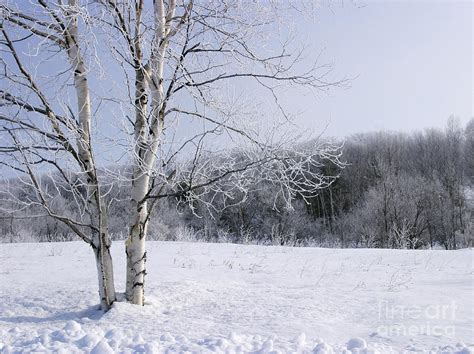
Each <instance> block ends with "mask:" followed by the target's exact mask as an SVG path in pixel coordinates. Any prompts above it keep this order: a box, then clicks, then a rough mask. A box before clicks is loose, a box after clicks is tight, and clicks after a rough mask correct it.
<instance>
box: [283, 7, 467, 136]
mask: <svg viewBox="0 0 474 354" xmlns="http://www.w3.org/2000/svg"><path fill="white" fill-rule="evenodd" d="M298 23H299V25H298V27H297V30H298V33H299V37H300V39H302V40H304V41H305V42H306V43H307V45H308V46H309V48H308V51H307V55H309V57H311V55H315V53H318V52H319V50H321V49H323V50H324V52H323V59H322V60H323V61H324V60H326V61H327V62H334V64H335V72H334V76H335V77H336V78H337V77H339V78H341V77H349V78H353V80H351V87H350V88H349V89H334V90H331V92H330V93H329V94H323V95H319V97H318V98H317V99H314V98H313V97H307V96H302V95H297V94H293V95H291V94H290V95H289V96H290V97H286V100H287V102H291V103H290V104H288V109H290V110H292V111H295V110H298V111H300V115H299V117H298V124H299V125H301V126H303V127H307V128H315V129H316V130H320V129H321V127H325V126H326V125H327V130H326V133H327V134H329V135H332V136H348V135H351V134H354V133H358V132H366V131H374V130H391V131H413V130H422V129H424V128H427V127H438V128H443V127H444V126H445V125H446V121H447V119H448V117H449V116H451V115H454V116H457V117H458V118H459V120H460V122H461V123H462V124H465V123H466V122H467V121H468V120H469V119H470V118H471V117H473V86H472V83H473V78H474V75H473V69H472V64H473V2H471V1H462V2H461V1H455V0H453V1H436V0H433V1H357V2H356V3H355V4H354V3H353V2H352V1H345V2H344V3H343V4H342V5H341V3H339V2H338V3H335V4H332V5H331V6H327V4H326V5H323V6H321V8H319V9H317V10H316V12H315V16H314V18H305V19H303V20H299V21H298Z"/></svg>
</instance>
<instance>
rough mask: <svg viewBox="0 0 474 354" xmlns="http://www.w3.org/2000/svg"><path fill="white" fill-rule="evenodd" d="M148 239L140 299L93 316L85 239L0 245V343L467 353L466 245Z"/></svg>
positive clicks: (3, 346) (473, 294) (473, 295)
mask: <svg viewBox="0 0 474 354" xmlns="http://www.w3.org/2000/svg"><path fill="white" fill-rule="evenodd" d="M148 249H149V250H148V276H147V293H146V295H147V305H146V306H144V307H137V306H132V305H128V304H126V303H117V304H115V305H114V307H113V308H112V310H111V311H109V312H108V313H106V314H102V313H101V312H100V311H99V310H98V307H97V303H98V296H97V293H96V288H97V285H96V270H95V268H94V267H95V265H94V261H93V255H92V252H91V250H90V249H88V247H87V246H86V245H85V244H82V243H80V242H71V243H53V244H46V243H43V244H33V243H31V244H0V257H1V270H0V282H1V286H0V288H1V298H0V352H1V353H10V352H63V353H76V352H81V353H82V352H94V353H108V352H117V353H118V352H120V353H124V352H156V353H162V352H173V353H175V352H186V351H187V352H208V351H214V352H229V353H233V352H261V353H269V352H272V351H273V352H283V353H287V352H298V353H302V352H314V353H332V352H336V353H339V352H353V353H357V352H359V353H366V352H367V353H371V352H379V353H388V352H403V351H415V352H417V351H420V352H423V351H430V350H432V351H434V352H443V353H444V352H446V353H455V352H460V353H469V352H473V351H474V331H473V318H474V306H473V305H474V304H473V302H474V280H473V277H474V271H473V256H474V252H473V251H472V250H459V251H400V250H365V249H355V250H346V249H344V250H340V249H321V248H286V247H264V246H241V245H231V244H206V243H170V242H168V243H164V242H149V243H148ZM113 255H114V260H115V266H116V268H115V276H116V281H117V290H118V291H121V290H122V289H123V288H124V284H123V281H124V271H125V265H124V261H125V257H124V255H123V244H122V243H120V242H118V243H115V244H114V246H113ZM348 350H351V351H348Z"/></svg>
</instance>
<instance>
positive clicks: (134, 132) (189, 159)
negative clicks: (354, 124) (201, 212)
mask: <svg viewBox="0 0 474 354" xmlns="http://www.w3.org/2000/svg"><path fill="white" fill-rule="evenodd" d="M282 6H283V5H281V4H274V3H270V4H260V3H258V2H255V3H248V2H241V1H232V0H229V1H218V2H216V1H193V0H181V1H180V0H168V1H164V0H155V1H154V2H153V5H149V4H146V3H145V2H144V1H143V0H136V1H131V0H123V1H118V0H100V1H97V2H93V3H81V2H80V1H77V0H69V2H68V3H67V4H63V3H62V2H61V1H58V2H57V3H51V2H45V1H44V0H36V1H32V6H31V7H22V6H16V5H14V4H9V3H7V4H6V5H2V42H1V45H2V50H3V53H5V59H3V60H2V77H3V79H4V80H5V81H6V82H8V84H7V85H5V86H4V87H5V88H4V89H2V92H1V94H2V95H1V105H2V107H3V108H4V113H2V114H1V116H0V120H1V121H2V126H1V129H2V130H1V134H2V135H3V136H4V137H5V138H4V139H2V140H3V141H5V145H4V146H2V147H1V150H0V151H1V152H2V160H1V163H2V165H4V166H7V167H9V168H11V169H13V170H14V171H16V172H17V173H18V174H20V175H24V176H26V177H24V178H22V182H23V185H24V188H25V189H29V190H34V191H35V195H34V198H29V199H27V200H18V199H16V200H12V198H13V196H12V194H11V193H8V190H7V189H6V190H5V191H2V195H3V196H4V199H8V201H9V203H8V204H5V205H8V206H11V209H12V211H15V210H16V212H17V213H18V208H27V207H31V206H36V205H40V206H41V207H42V208H43V209H44V210H45V211H46V213H47V214H48V215H50V216H52V217H54V218H56V219H57V220H60V221H61V222H63V223H64V224H66V225H67V226H68V227H70V228H71V229H72V230H73V231H74V232H75V233H76V234H77V235H78V236H79V237H80V238H82V239H83V240H84V241H86V242H87V243H89V244H90V245H91V246H92V247H93V249H94V252H95V254H96V259H97V265H98V270H99V285H100V296H101V304H102V308H103V309H104V310H107V309H108V308H109V307H110V305H111V303H112V302H113V301H114V300H115V290H114V284H113V273H112V260H111V258H110V253H109V248H110V244H111V242H110V238H109V236H108V231H107V230H108V225H107V214H108V212H107V204H106V202H105V200H106V197H107V193H108V191H109V190H110V187H111V185H112V184H114V183H121V184H129V185H130V194H129V198H130V201H131V205H130V220H129V231H128V238H127V240H126V243H125V244H126V255H127V271H126V277H127V278H126V291H125V294H126V298H127V300H128V301H129V302H131V303H134V304H139V305H143V303H144V284H145V275H146V267H145V262H146V247H145V240H146V235H147V231H148V230H147V228H148V225H149V220H150V217H151V214H152V210H153V208H154V207H156V206H157V205H158V202H159V201H160V200H162V199H163V198H170V197H173V198H180V200H182V201H183V202H184V203H187V204H188V205H189V206H190V207H191V208H192V206H193V203H194V201H196V200H199V201H200V202H202V203H204V205H207V206H208V207H209V208H214V207H215V205H216V204H215V203H212V202H210V201H212V198H213V196H217V195H219V197H220V198H223V200H222V203H220V205H221V207H222V208H225V207H226V206H227V205H235V204H237V203H239V202H242V201H243V200H245V198H246V195H247V193H248V192H249V191H250V190H252V189H255V188H260V187H261V182H262V181H265V182H267V183H271V184H273V185H274V186H276V187H277V190H278V193H277V196H278V197H279V198H283V199H284V200H285V204H286V205H285V207H287V208H291V206H292V201H293V199H294V198H295V196H297V195H298V196H300V197H302V198H303V199H305V198H306V197H308V196H309V195H312V194H314V193H315V192H317V191H318V190H319V189H321V188H324V187H326V186H328V185H330V184H331V183H332V182H333V181H334V179H335V178H336V176H326V175H324V174H323V173H322V172H321V167H322V163H323V162H324V161H332V162H333V163H335V164H336V165H339V166H341V165H342V164H341V163H340V162H339V157H340V146H338V145H337V144H333V143H331V142H330V141H322V140H321V139H315V140H314V141H313V142H312V143H311V144H301V143H300V140H301V136H300V135H298V134H296V135H294V134H293V135H292V134H290V128H288V127H291V126H292V122H291V116H290V115H289V114H288V113H287V112H286V110H285V109H284V105H283V104H282V103H281V97H280V94H281V93H284V91H283V89H282V88H285V89H286V88H288V87H291V86H296V87H302V88H305V89H308V90H311V91H318V90H321V91H326V90H327V89H328V88H330V87H332V86H341V85H344V84H345V83H346V81H344V80H343V81H330V80H329V79H328V77H329V75H330V73H331V66H328V65H319V64H318V62H317V59H316V60H315V61H314V63H313V64H312V65H310V66H309V67H308V68H307V69H302V68H303V65H302V64H301V63H300V61H301V55H302V53H301V51H298V50H297V49H295V48H296V46H295V45H294V43H293V42H292V40H291V37H289V38H286V40H284V41H283V42H278V41H276V40H275V38H273V37H274V36H275V31H276V29H277V28H278V23H277V19H278V18H279V17H280V15H281V14H285V13H287V12H288V11H290V10H291V6H288V7H287V8H283V7H282ZM284 39H285V38H284ZM27 43H28V45H29V46H30V48H33V49H32V50H30V51H29V53H25V51H24V49H19V48H25V47H26V44H27ZM265 43H266V44H267V45H264V44H265ZM277 43H282V44H279V45H277ZM275 46H277V47H278V48H274V47H275ZM267 47H268V48H267ZM51 58H53V59H51ZM46 60H49V61H52V60H54V62H55V63H56V62H61V63H65V64H63V66H62V69H59V70H58V71H56V72H52V73H51V68H50V67H49V68H48V69H49V70H46V71H45V72H43V71H42V70H45V68H44V66H45V61H46ZM112 72H113V73H112ZM88 78H91V80H89V81H93V82H94V87H93V89H91V88H90V87H89V86H91V85H90V84H89V83H88ZM114 82H115V84H114ZM71 84H72V86H71ZM252 86H253V87H259V88H260V89H264V90H265V92H266V95H267V96H268V97H269V98H271V100H272V101H273V103H274V105H273V107H275V109H276V111H277V112H278V114H279V115H280V116H281V118H282V119H280V120H274V119H271V120H269V121H267V124H269V125H271V124H272V121H273V126H271V127H270V128H268V127H267V126H265V124H264V123H263V122H261V121H262V120H263V119H264V112H265V110H264V109H262V108H261V106H259V105H258V103H257V102H249V100H238V99H237V100H236V99H234V98H233V97H230V98H229V97H228V96H226V95H225V91H226V90H229V91H230V90H232V89H234V90H235V89H236V88H239V87H240V88H241V87H249V88H250V87H252ZM71 92H73V93H74V96H73V97H71V95H70V94H71ZM252 100H255V101H257V100H256V99H255V98H252ZM252 100H251V101H252ZM73 103H75V106H76V108H72V107H73V105H72V104H73ZM255 103H257V104H256V105H255ZM252 104H254V105H255V107H256V109H251V107H252ZM94 105H95V107H94ZM104 107H106V109H104ZM105 114H107V115H110V116H112V117H113V118H112V119H114V120H115V119H117V123H116V124H114V126H115V127H116V128H117V129H116V130H115V131H110V132H109V131H105V130H103V129H100V123H98V122H94V121H97V120H98V118H99V117H100V116H103V115H105ZM131 117H133V118H131ZM182 121H187V122H186V123H182ZM92 126H95V127H97V128H98V129H97V132H94V131H92V128H91V127H92ZM262 126H263V128H262ZM101 142H102V144H104V142H105V144H112V145H113V146H114V150H115V151H114V152H113V154H112V156H113V157H112V158H111V159H109V160H107V159H105V158H104V157H103V154H104V148H103V147H102V148H101V147H100V146H101V145H100V143H101ZM231 147H239V150H238V151H239V153H236V151H237V150H235V149H234V150H233V149H232V148H231ZM120 151H122V152H123V155H124V156H125V157H124V158H123V159H122V160H120V158H118V157H117V156H122V155H121V154H120ZM111 160H113V161H114V162H115V163H117V162H116V161H125V162H124V163H123V166H125V167H124V168H120V169H118V168H111V167H110V164H111ZM100 163H102V165H103V167H102V168H100V169H99V167H98V166H99V164H100ZM53 173H55V174H56V175H57V176H59V177H60V179H58V178H57V176H55V178H54V181H56V182H55V183H54V186H55V188H54V190H49V189H46V188H45V183H44V178H45V177H44V176H46V175H48V174H53ZM66 192H67V193H72V194H73V195H74V198H75V201H76V204H77V210H78V213H77V215H78V217H73V216H70V215H64V214H63V213H61V211H60V210H55V209H53V208H52V201H53V200H54V197H55V195H57V194H58V193H59V194H61V193H66ZM277 196H276V197H277ZM14 206H16V207H14Z"/></svg>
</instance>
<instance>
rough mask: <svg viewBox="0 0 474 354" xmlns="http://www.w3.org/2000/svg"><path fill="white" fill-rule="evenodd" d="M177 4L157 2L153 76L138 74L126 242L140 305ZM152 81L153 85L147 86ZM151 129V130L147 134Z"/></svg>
mask: <svg viewBox="0 0 474 354" xmlns="http://www.w3.org/2000/svg"><path fill="white" fill-rule="evenodd" d="M175 6H176V4H175V2H174V1H170V4H169V7H168V13H165V6H164V3H163V0H155V1H154V14H155V38H154V41H153V45H152V54H151V58H150V63H149V64H150V65H149V68H150V77H146V76H147V73H145V72H144V70H142V71H141V73H140V72H137V84H136V90H137V94H136V104H137V113H136V114H137V117H136V124H135V139H136V150H135V153H136V158H137V161H136V166H135V170H134V176H133V185H132V195H131V201H132V220H131V227H130V235H129V238H128V239H127V241H126V254H127V270H126V274H127V282H126V291H125V294H126V298H127V300H128V301H129V302H131V303H133V304H136V305H143V303H144V285H145V275H146V268H145V263H146V248H145V239H146V235H147V220H148V212H149V211H148V205H147V202H146V200H144V198H145V197H146V195H147V193H148V191H149V188H150V176H151V173H152V171H153V167H154V165H155V162H156V154H157V151H158V146H159V142H160V137H161V133H162V131H163V125H164V114H163V99H164V88H163V68H164V61H165V53H166V49H167V46H168V44H167V38H166V36H167V34H168V33H169V28H167V27H168V26H167V23H168V22H169V21H170V20H171V18H172V17H173V15H174V10H175ZM147 82H149V85H147ZM148 86H149V88H150V91H151V99H152V101H151V112H150V113H151V122H150V125H149V127H147V126H146V124H145V119H146V118H145V117H146V98H145V99H144V100H143V101H144V102H142V98H143V95H142V94H141V92H142V90H146V89H147V88H148ZM147 128H149V131H148V132H147Z"/></svg>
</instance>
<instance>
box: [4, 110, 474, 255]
mask: <svg viewBox="0 0 474 354" xmlns="http://www.w3.org/2000/svg"><path fill="white" fill-rule="evenodd" d="M341 153H342V155H341V156H342V158H341V161H344V165H345V166H344V167H342V168H341V166H337V165H334V164H333V163H330V162H325V160H324V159H323V160H322V161H321V166H320V167H319V168H320V169H321V171H322V172H324V173H325V174H326V175H328V176H339V177H338V178H337V179H335V181H334V182H333V183H332V185H331V186H330V187H328V188H325V189H322V190H320V191H319V192H318V193H317V194H316V193H314V194H312V195H295V196H294V198H295V199H296V200H294V202H293V203H292V204H293V206H292V208H288V207H287V198H286V197H283V196H282V195H281V194H280V191H279V190H277V188H278V187H276V186H275V185H273V184H272V181H271V178H268V176H266V177H265V178H263V177H262V178H256V182H255V186H254V188H252V189H251V190H250V192H249V191H246V193H245V195H243V194H242V195H239V192H238V191H233V192H232V193H227V192H226V187H225V186H224V185H223V186H221V188H216V192H215V193H213V194H211V195H209V196H207V198H208V200H206V202H203V201H202V200H201V199H196V198H193V196H192V195H190V194H189V193H183V194H182V195H179V196H178V197H173V198H168V199H160V200H159V201H158V205H157V208H156V209H155V212H154V214H153V215H152V217H151V220H150V227H149V231H150V238H151V239H155V240H199V241H207V242H236V243H260V244H275V245H295V246H308V245H311V246H326V247H380V248H432V247H442V248H445V249H455V248H460V247H467V246H470V245H472V240H473V234H474V231H473V217H474V213H473V208H474V206H473V200H472V199H473V185H474V119H471V121H470V122H469V123H468V124H467V125H466V126H465V127H462V126H461V125H460V124H459V123H458V122H457V121H456V120H455V119H449V121H448V122H447V125H446V128H445V129H444V130H440V129H428V130H425V131H423V132H415V133H411V134H406V133H392V132H377V133H365V134H358V135H354V136H351V137H348V138H347V139H345V141H344V142H343V143H341ZM235 155H236V158H241V159H245V154H241V156H240V155H239V151H236V152H235ZM211 158H212V157H211ZM51 178H54V177H51V176H48V175H45V176H44V178H43V181H42V183H44V185H45V186H46V187H47V186H48V184H50V186H51V188H55V189H56V190H55V191H51V193H55V194H56V196H55V198H54V203H55V207H56V208H59V209H61V210H66V211H67V213H69V214H70V215H74V213H78V212H80V211H77V210H75V209H74V207H73V206H74V205H75V204H74V203H73V201H72V200H71V195H70V194H68V193H67V190H66V188H65V189H64V190H57V189H58V184H57V183H51ZM5 183H8V184H9V188H8V190H9V192H8V193H9V195H8V198H7V196H5V195H3V197H2V199H3V201H4V202H3V203H2V204H3V205H4V206H3V207H2V209H1V211H0V233H1V235H2V238H1V241H2V242H22V241H67V240H74V239H75V236H74V235H73V234H72V233H71V232H70V230H69V229H68V228H67V227H65V226H64V225H62V224H61V223H60V222H58V221H57V220H54V219H52V218H49V217H47V216H45V215H44V211H43V210H42V209H41V208H40V207H38V206H35V205H34V204H32V205H31V207H30V208H27V209H24V210H20V211H16V212H14V213H11V212H9V210H8V202H7V201H6V200H7V199H8V200H11V198H12V196H13V197H14V198H18V199H20V200H28V199H29V198H31V199H32V200H33V199H34V198H33V197H29V194H30V193H34V192H33V190H29V189H28V188H27V185H26V186H25V184H24V183H19V181H18V180H15V179H10V180H8V181H7V182H5ZM108 185H109V186H110V191H108V193H107V199H108V208H109V211H110V214H109V215H110V216H109V228H110V230H109V231H110V233H111V234H112V235H113V238H114V239H123V238H125V237H126V235H127V232H128V231H127V230H126V227H127V226H126V221H127V220H128V218H129V215H128V212H127V210H129V208H128V205H129V201H128V200H127V198H126V195H127V193H126V192H125V191H126V188H128V187H127V185H125V184H121V183H115V182H114V181H110V183H109V184H108ZM11 187H13V188H11ZM1 190H2V191H3V192H1V193H2V194H5V193H6V192H4V191H6V190H7V188H2V189H1ZM46 190H47V188H46ZM193 193H199V190H196V191H194V192H193ZM228 194H229V195H232V197H231V198H229V195H228ZM197 200H199V201H197Z"/></svg>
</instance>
